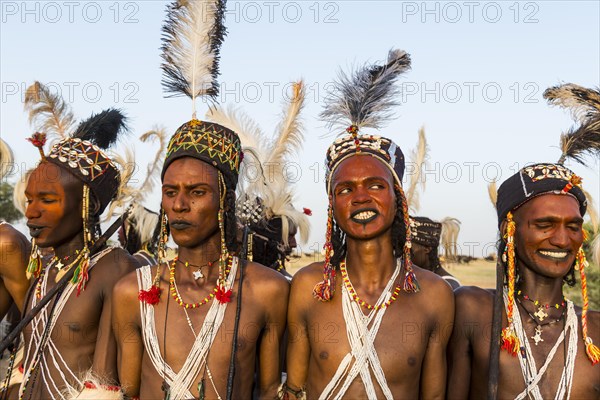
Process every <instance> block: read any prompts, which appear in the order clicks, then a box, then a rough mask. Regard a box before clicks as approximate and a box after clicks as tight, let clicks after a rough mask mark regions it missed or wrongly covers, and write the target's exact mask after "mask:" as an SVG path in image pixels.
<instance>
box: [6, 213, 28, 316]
mask: <svg viewBox="0 0 600 400" xmlns="http://www.w3.org/2000/svg"><path fill="white" fill-rule="evenodd" d="M30 252H31V245H30V243H29V241H28V240H27V238H26V237H25V236H24V235H23V234H22V233H21V232H19V231H17V230H16V229H15V228H14V227H12V226H11V225H9V224H0V254H1V255H0V319H2V318H4V316H5V315H6V313H7V312H8V310H9V309H10V306H11V305H12V304H16V305H17V307H18V309H19V311H22V310H23V303H24V302H25V295H26V294H27V289H28V288H29V280H28V279H27V276H26V274H25V271H26V269H27V262H28V260H29V253H30Z"/></svg>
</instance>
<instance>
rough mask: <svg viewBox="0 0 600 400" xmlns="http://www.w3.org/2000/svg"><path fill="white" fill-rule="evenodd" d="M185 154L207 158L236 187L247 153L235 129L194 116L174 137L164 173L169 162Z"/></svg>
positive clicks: (185, 155) (229, 186) (206, 160)
mask: <svg viewBox="0 0 600 400" xmlns="http://www.w3.org/2000/svg"><path fill="white" fill-rule="evenodd" d="M181 157H192V158H196V159H198V160H200V161H204V162H206V163H208V164H210V165H212V166H213V167H215V168H217V169H218V170H219V171H220V172H221V173H222V174H223V176H224V178H225V183H226V184H227V187H228V188H230V189H234V188H235V186H236V185H237V181H238V175H239V171H240V162H241V160H242V158H243V153H242V150H241V145H240V139H239V137H238V135H237V134H236V133H235V132H234V131H232V130H230V129H228V128H225V127H224V126H221V125H219V124H215V123H213V122H205V121H199V120H197V119H192V120H191V121H189V122H186V123H185V124H183V125H181V126H180V127H179V129H177V132H175V134H174V135H173V136H172V137H171V140H170V141H169V145H168V147H167V156H166V159H165V162H164V165H163V170H162V174H161V177H164V176H165V172H166V171H167V168H168V167H169V165H171V163H172V162H173V161H175V160H176V159H178V158H181Z"/></svg>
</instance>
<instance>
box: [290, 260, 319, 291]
mask: <svg viewBox="0 0 600 400" xmlns="http://www.w3.org/2000/svg"><path fill="white" fill-rule="evenodd" d="M324 264H325V263H324V262H314V263H312V264H309V265H307V266H305V267H302V268H300V269H299V270H298V272H296V273H295V274H294V277H293V278H292V290H296V288H298V289H299V290H302V289H304V288H308V287H310V292H312V289H313V287H314V286H315V285H316V284H317V283H319V282H321V281H322V280H323V267H324Z"/></svg>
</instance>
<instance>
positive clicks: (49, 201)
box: [42, 199, 56, 204]
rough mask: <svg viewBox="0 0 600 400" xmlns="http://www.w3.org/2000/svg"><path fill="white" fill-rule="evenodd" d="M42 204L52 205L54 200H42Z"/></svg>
mask: <svg viewBox="0 0 600 400" xmlns="http://www.w3.org/2000/svg"><path fill="white" fill-rule="evenodd" d="M42 203H44V204H52V203H56V200H54V199H42Z"/></svg>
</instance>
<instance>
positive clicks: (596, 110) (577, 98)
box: [544, 83, 600, 165]
mask: <svg viewBox="0 0 600 400" xmlns="http://www.w3.org/2000/svg"><path fill="white" fill-rule="evenodd" d="M544 98H545V99H546V100H548V102H549V103H550V104H552V105H558V106H560V107H563V108H566V109H568V110H570V112H571V114H572V115H573V118H574V119H575V120H576V121H578V122H579V123H580V126H579V127H576V128H575V127H574V128H571V129H570V130H569V131H567V132H566V133H563V134H562V135H561V137H560V147H561V150H562V155H561V157H560V159H559V160H558V163H559V164H563V163H564V162H565V160H566V159H567V158H571V159H573V160H574V161H577V162H579V163H580V164H583V165H585V160H584V157H585V156H586V155H591V156H594V157H596V158H598V157H600V90H599V89H587V88H584V87H581V86H578V85H575V84H572V83H568V84H564V85H560V86H555V87H552V88H549V89H546V91H545V92H544Z"/></svg>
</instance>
